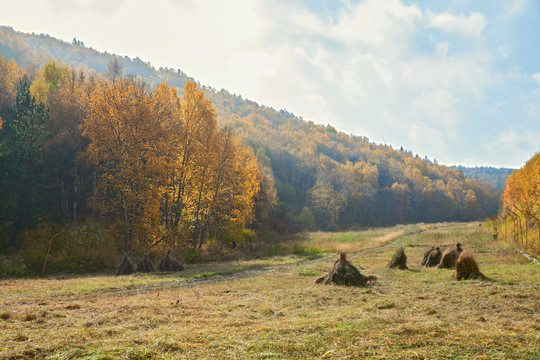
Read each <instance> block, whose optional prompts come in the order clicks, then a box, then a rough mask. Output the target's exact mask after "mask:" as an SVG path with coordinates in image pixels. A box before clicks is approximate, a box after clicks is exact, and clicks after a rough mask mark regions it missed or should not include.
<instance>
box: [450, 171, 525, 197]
mask: <svg viewBox="0 0 540 360" xmlns="http://www.w3.org/2000/svg"><path fill="white" fill-rule="evenodd" d="M452 168H454V169H458V170H459V171H461V172H462V173H463V174H464V175H465V176H467V177H470V178H471V179H476V180H479V181H482V182H486V183H488V184H490V185H491V186H493V187H494V188H495V189H498V190H501V191H502V190H504V186H505V185H506V180H507V179H508V177H509V176H510V174H511V173H512V171H514V169H509V168H495V167H491V166H476V167H466V166H461V165H460V166H452Z"/></svg>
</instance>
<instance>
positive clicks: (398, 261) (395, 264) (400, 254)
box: [386, 247, 409, 270]
mask: <svg viewBox="0 0 540 360" xmlns="http://www.w3.org/2000/svg"><path fill="white" fill-rule="evenodd" d="M386 267H387V268H390V269H394V268H398V269H400V270H407V269H409V268H408V267H407V255H405V249H403V248H402V247H400V248H399V249H397V250H396V252H395V253H394V256H392V260H390V262H389V263H388V265H386Z"/></svg>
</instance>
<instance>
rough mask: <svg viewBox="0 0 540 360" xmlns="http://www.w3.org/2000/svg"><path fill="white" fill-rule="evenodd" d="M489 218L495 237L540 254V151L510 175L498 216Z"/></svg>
mask: <svg viewBox="0 0 540 360" xmlns="http://www.w3.org/2000/svg"><path fill="white" fill-rule="evenodd" d="M492 220H493V224H494V226H495V231H496V233H497V235H498V236H501V237H503V238H506V239H509V240H513V241H515V242H516V243H517V244H518V245H519V246H521V247H522V248H523V249H525V250H526V251H529V252H532V253H533V254H535V255H539V254H540V152H539V153H537V154H536V155H534V156H533V157H532V158H531V159H530V160H529V161H527V163H526V164H525V165H524V166H523V167H522V168H521V169H519V170H515V171H514V172H512V174H510V176H509V177H508V180H507V182H506V187H505V189H504V193H503V196H502V206H501V209H500V211H499V216H498V217H497V218H495V217H492Z"/></svg>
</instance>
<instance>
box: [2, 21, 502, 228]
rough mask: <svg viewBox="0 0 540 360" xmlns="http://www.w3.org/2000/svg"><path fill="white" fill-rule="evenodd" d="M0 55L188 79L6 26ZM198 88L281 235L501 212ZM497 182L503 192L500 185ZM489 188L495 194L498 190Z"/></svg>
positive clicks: (413, 164)
mask: <svg viewBox="0 0 540 360" xmlns="http://www.w3.org/2000/svg"><path fill="white" fill-rule="evenodd" d="M0 56H3V57H4V58H5V59H6V60H10V59H14V60H15V61H16V62H17V63H19V64H21V65H23V66H29V67H33V68H40V67H41V66H42V65H44V64H46V63H47V62H49V61H51V60H55V61H58V62H61V63H64V64H67V65H69V66H71V67H76V68H83V69H86V71H87V72H89V73H91V72H98V73H103V72H104V71H105V70H106V68H107V65H108V63H109V62H110V60H111V59H113V58H117V59H118V60H119V62H120V64H121V66H122V67H123V69H124V73H125V74H126V75H130V76H134V77H136V78H139V79H140V80H141V81H144V82H146V83H147V84H148V85H149V86H150V87H154V86H155V85H157V84H158V83H160V82H168V83H169V84H170V85H172V86H175V87H177V88H178V89H179V91H181V89H182V88H183V86H184V85H185V83H186V82H187V81H188V80H190V78H189V77H188V76H187V75H186V74H184V73H183V72H182V71H180V70H173V69H168V68H160V69H155V68H153V67H152V66H151V65H150V64H149V63H146V62H144V61H142V60H140V59H138V58H135V59H130V58H128V57H121V56H117V55H113V54H108V53H100V52H98V51H96V50H93V49H91V48H87V47H84V46H83V44H82V43H81V42H80V41H78V40H77V39H73V42H72V43H67V42H64V41H61V40H58V39H55V38H52V37H50V36H48V35H44V34H41V35H36V34H23V33H19V32H16V31H14V30H13V29H12V28H9V27H0ZM202 88H203V89H204V90H205V92H206V94H207V96H208V97H209V98H210V99H211V100H212V103H213V104H214V106H215V108H216V113H217V115H218V121H219V122H220V124H221V125H222V126H225V125H226V126H230V127H232V128H233V129H234V130H235V132H236V134H237V135H238V136H239V138H240V139H242V141H243V142H244V144H246V145H249V146H251V147H252V148H253V150H254V152H255V153H256V154H257V157H258V159H259V162H260V164H261V166H262V167H264V169H265V171H266V172H267V173H268V174H269V176H270V178H272V179H273V181H274V185H273V186H275V189H276V190H277V194H278V197H279V204H278V207H277V209H276V210H275V213H274V215H273V219H274V226H275V227H276V228H278V229H290V228H298V227H303V228H323V229H333V228H336V227H338V228H340V227H341V228H350V227H353V226H373V225H389V224H395V223H406V222H418V221H424V222H433V221H451V220H472V219H480V218H483V217H484V216H486V215H489V214H495V213H496V212H497V209H498V201H499V197H500V191H496V190H495V189H494V188H493V187H492V186H490V185H487V184H485V183H480V182H477V181H474V180H470V179H467V178H466V177H465V176H464V175H463V174H462V173H461V172H459V171H458V170H456V169H451V168H449V167H446V166H441V165H438V164H437V163H434V162H430V161H429V160H427V158H426V159H421V158H419V157H418V156H417V155H416V156H415V155H413V153H412V152H411V151H409V150H404V149H400V150H395V149H392V147H391V146H386V145H377V144H374V143H371V142H369V141H368V139H367V138H365V137H362V136H354V135H349V134H345V133H341V132H338V131H336V129H335V128H333V127H332V126H330V125H327V126H323V125H316V124H314V123H313V122H306V121H304V120H302V119H301V118H298V117H296V116H295V115H293V114H291V113H289V112H287V111H285V110H281V111H276V110H274V109H272V108H269V107H266V106H261V105H259V104H257V103H255V102H253V101H249V100H246V99H243V98H242V97H241V96H238V95H234V94H230V93H229V92H227V91H226V90H220V91H217V90H215V89H212V88H209V87H204V86H202ZM276 91H279V89H276ZM473 176H474V175H473ZM477 176H478V179H481V180H485V179H486V178H485V177H480V175H477ZM489 179H490V178H489ZM497 179H498V181H500V182H501V183H502V182H504V179H505V177H504V178H503V177H502V176H501V177H499V178H497ZM489 181H490V182H491V180H489ZM491 183H493V182H491ZM494 185H496V186H498V187H499V188H500V184H499V183H498V182H495V183H494Z"/></svg>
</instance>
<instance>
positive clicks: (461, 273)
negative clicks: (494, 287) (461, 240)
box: [455, 251, 486, 280]
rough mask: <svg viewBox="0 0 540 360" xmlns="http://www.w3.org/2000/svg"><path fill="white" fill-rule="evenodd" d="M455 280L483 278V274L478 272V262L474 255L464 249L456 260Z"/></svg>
mask: <svg viewBox="0 0 540 360" xmlns="http://www.w3.org/2000/svg"><path fill="white" fill-rule="evenodd" d="M455 277H456V279H457V280H467V279H485V278H486V277H485V276H484V274H482V273H481V272H480V269H479V268H478V264H477V263H476V260H475V259H474V257H473V256H472V255H471V254H469V253H468V252H466V251H464V252H462V253H461V254H460V255H459V258H458V260H457V262H456V274H455Z"/></svg>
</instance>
